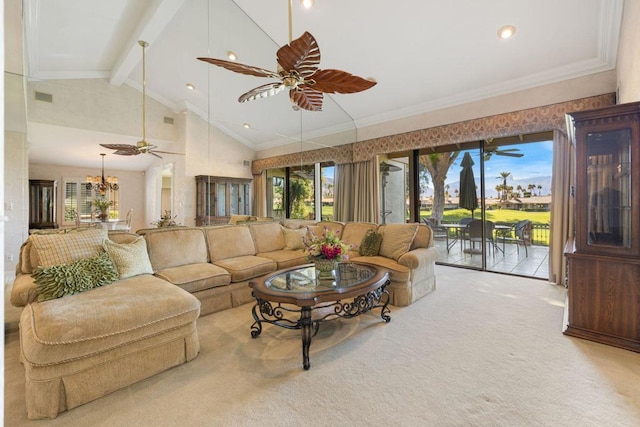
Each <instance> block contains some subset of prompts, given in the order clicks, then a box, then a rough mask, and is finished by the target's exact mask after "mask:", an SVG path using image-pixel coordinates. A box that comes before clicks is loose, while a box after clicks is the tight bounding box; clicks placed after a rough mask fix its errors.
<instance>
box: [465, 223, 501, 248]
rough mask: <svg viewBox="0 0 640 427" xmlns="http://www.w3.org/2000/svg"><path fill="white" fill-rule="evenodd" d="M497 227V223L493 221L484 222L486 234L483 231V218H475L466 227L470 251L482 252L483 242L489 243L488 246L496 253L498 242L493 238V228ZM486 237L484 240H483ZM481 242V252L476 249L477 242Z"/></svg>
mask: <svg viewBox="0 0 640 427" xmlns="http://www.w3.org/2000/svg"><path fill="white" fill-rule="evenodd" d="M494 229H495V224H494V223H493V222H492V221H485V222H484V235H483V231H482V220H479V219H474V220H472V221H471V222H469V224H467V227H466V228H465V231H464V232H465V235H467V236H468V238H469V251H468V252H469V253H470V254H472V255H473V254H474V253H482V244H483V243H487V244H488V245H487V247H488V248H489V250H492V251H493V255H494V256H495V254H496V243H495V240H494V239H493V230H494ZM483 239H484V242H483ZM476 243H480V245H481V246H480V252H477V249H475V244H476Z"/></svg>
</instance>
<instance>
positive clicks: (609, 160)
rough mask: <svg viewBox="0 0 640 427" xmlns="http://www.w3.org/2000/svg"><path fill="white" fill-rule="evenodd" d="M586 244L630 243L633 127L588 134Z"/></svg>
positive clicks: (628, 244) (613, 244)
mask: <svg viewBox="0 0 640 427" xmlns="http://www.w3.org/2000/svg"><path fill="white" fill-rule="evenodd" d="M586 154H587V206H588V207H587V231H588V233H587V244H588V245H607V246H617V247H624V248H629V247H631V130H630V129H619V130H615V131H609V132H594V133H588V134H587V153H586Z"/></svg>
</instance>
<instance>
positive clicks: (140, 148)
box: [100, 40, 184, 159]
mask: <svg viewBox="0 0 640 427" xmlns="http://www.w3.org/2000/svg"><path fill="white" fill-rule="evenodd" d="M138 44H139V45H140V46H142V140H140V141H138V142H137V143H136V145H131V144H100V145H101V146H103V147H104V148H108V149H110V150H116V151H114V152H113V154H118V155H120V156H137V155H138V154H151V155H153V156H156V157H158V158H160V159H161V158H162V156H160V155H158V154H157V153H162V154H178V155H184V154H183V153H173V152H171V151H161V150H156V148H158V146H157V145H154V144H150V143H148V142H147V140H146V133H147V132H146V129H147V126H146V115H147V114H146V113H147V109H146V101H147V96H146V86H147V81H146V60H145V49H146V48H147V47H148V46H149V43H147V42H146V41H144V40H139V41H138Z"/></svg>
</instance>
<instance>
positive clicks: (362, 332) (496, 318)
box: [5, 266, 640, 426]
mask: <svg viewBox="0 0 640 427" xmlns="http://www.w3.org/2000/svg"><path fill="white" fill-rule="evenodd" d="M436 271H437V277H438V279H437V286H438V289H437V290H436V292H434V293H433V294H431V295H428V296H427V297H425V298H423V299H422V300H420V301H418V302H417V303H415V304H413V305H412V306H410V307H405V308H392V312H391V316H392V320H391V322H390V323H389V324H384V322H382V321H381V320H380V318H379V317H375V316H372V315H366V316H362V317H360V318H358V319H353V320H351V321H339V322H334V323H331V324H329V323H328V324H325V325H323V326H322V327H321V329H320V332H319V334H318V336H316V337H315V339H314V341H313V342H312V345H311V369H310V370H309V371H304V370H303V369H302V366H301V362H302V360H301V359H302V357H301V354H300V351H301V350H300V336H299V331H288V330H284V329H281V328H278V327H275V326H271V325H266V326H265V329H264V331H263V333H262V336H260V337H259V338H257V339H251V337H250V335H249V326H250V325H251V323H252V318H251V314H250V311H251V305H245V306H243V307H239V308H236V309H233V310H229V311H225V312H222V313H217V314H214V315H210V316H206V317H203V318H201V319H200V320H199V321H198V328H199V331H200V340H201V345H202V350H201V353H200V355H199V356H198V357H197V358H196V359H195V360H194V361H192V362H190V363H188V364H186V365H183V366H180V367H177V368H175V369H172V370H170V371H167V372H165V373H163V374H160V375H157V376H155V377H153V378H150V379H148V380H146V381H143V382H140V383H138V384H135V385H133V386H131V387H128V388H126V389H123V390H120V391H118V392H115V393H112V394H110V395H108V396H105V397H103V398H101V399H98V400H96V401H94V402H91V403H88V404H86V405H84V406H81V407H79V408H76V409H73V410H71V411H69V412H65V413H63V414H61V415H60V416H59V417H58V418H57V419H55V420H53V421H44V422H35V421H32V422H29V421H27V420H26V416H25V408H24V382H23V371H22V367H21V365H20V364H19V362H18V351H19V349H18V339H17V333H11V334H9V335H8V336H7V341H6V345H5V357H6V362H5V369H6V371H5V380H6V385H5V386H6V387H5V399H6V401H5V425H7V426H21V425H29V426H35V425H43V426H44V425H46V426H187V425H188V426H254V425H274V426H327V425H345V426H346V425H349V426H352V425H373V424H376V425H399V426H418V425H421V426H423V425H427V426H469V425H472V426H520V425H522V426H605V425H606V426H638V425H640V354H636V353H632V352H629V351H625V350H620V349H616V348H613V347H608V346H604V345H600V344H596V343H592V342H589V341H584V340H580V339H576V338H570V337H566V336H564V335H562V333H561V328H562V319H563V306H564V301H565V293H566V292H565V290H564V289H563V288H562V287H557V286H551V285H548V284H547V283H545V282H543V281H539V280H531V279H523V278H515V277H510V276H504V275H496V274H491V273H478V272H473V271H470V270H463V269H455V268H450V267H441V266H438V267H437V270H436Z"/></svg>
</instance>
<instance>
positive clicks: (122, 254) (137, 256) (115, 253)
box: [103, 236, 153, 279]
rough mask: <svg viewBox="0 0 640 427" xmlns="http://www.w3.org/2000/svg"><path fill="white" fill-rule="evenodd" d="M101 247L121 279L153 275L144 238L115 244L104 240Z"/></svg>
mask: <svg viewBox="0 0 640 427" xmlns="http://www.w3.org/2000/svg"><path fill="white" fill-rule="evenodd" d="M103 246H104V250H105V251H107V253H108V254H109V257H111V261H113V263H114V264H115V266H116V269H117V270H118V274H119V275H120V278H121V279H126V278H127V277H133V276H138V275H140V274H153V267H151V261H150V260H149V253H148V252H147V242H146V241H145V240H144V237H142V236H140V237H138V238H137V239H136V240H134V241H133V242H131V243H116V242H113V241H111V240H109V239H105V240H104V243H103Z"/></svg>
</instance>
